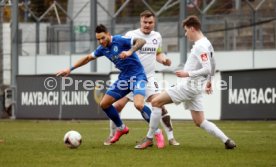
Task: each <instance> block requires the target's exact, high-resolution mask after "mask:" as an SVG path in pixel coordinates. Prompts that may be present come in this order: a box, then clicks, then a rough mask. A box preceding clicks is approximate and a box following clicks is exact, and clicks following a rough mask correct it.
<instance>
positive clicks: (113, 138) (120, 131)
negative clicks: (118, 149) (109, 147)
mask: <svg viewBox="0 0 276 167" xmlns="http://www.w3.org/2000/svg"><path fill="white" fill-rule="evenodd" d="M128 132H129V129H128V127H127V126H125V128H124V129H123V130H119V129H118V130H117V131H116V132H115V135H114V136H113V137H112V139H111V140H110V142H111V143H116V142H117V141H119V139H120V137H121V136H123V135H124V134H128Z"/></svg>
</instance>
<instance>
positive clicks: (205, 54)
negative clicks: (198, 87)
mask: <svg viewBox="0 0 276 167" xmlns="http://www.w3.org/2000/svg"><path fill="white" fill-rule="evenodd" d="M195 54H196V55H195V56H196V57H197V59H198V61H199V63H200V64H201V66H202V68H200V69H198V70H194V71H189V72H188V73H189V76H190V77H198V76H209V75H210V76H211V73H212V66H211V61H210V59H211V56H210V55H211V53H210V52H209V51H208V50H207V49H204V48H203V47H198V50H197V52H196V53H195Z"/></svg>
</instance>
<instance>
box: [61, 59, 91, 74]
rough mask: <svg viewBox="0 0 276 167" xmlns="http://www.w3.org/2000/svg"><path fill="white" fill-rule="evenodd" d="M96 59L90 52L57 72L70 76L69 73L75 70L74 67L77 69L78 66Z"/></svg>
mask: <svg viewBox="0 0 276 167" xmlns="http://www.w3.org/2000/svg"><path fill="white" fill-rule="evenodd" d="M94 59H95V58H94V57H92V55H91V54H88V55H86V56H84V57H82V58H80V59H79V60H77V62H76V63H75V64H74V65H73V66H71V67H70V68H65V69H63V70H60V71H58V72H57V73H56V76H64V77H66V76H68V75H69V74H70V73H71V71H73V70H74V69H76V68H78V67H81V66H83V65H85V64H87V63H88V62H90V61H92V60H94Z"/></svg>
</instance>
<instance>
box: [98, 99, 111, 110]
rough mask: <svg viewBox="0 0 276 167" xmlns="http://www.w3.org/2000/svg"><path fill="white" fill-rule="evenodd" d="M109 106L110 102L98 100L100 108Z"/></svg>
mask: <svg viewBox="0 0 276 167" xmlns="http://www.w3.org/2000/svg"><path fill="white" fill-rule="evenodd" d="M109 106H110V104H109V103H107V102H105V101H101V102H100V107H101V108H102V109H107V108H108V107H109Z"/></svg>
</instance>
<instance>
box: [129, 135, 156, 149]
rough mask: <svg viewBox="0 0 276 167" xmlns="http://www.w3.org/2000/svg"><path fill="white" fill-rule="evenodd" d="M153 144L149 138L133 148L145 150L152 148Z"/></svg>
mask: <svg viewBox="0 0 276 167" xmlns="http://www.w3.org/2000/svg"><path fill="white" fill-rule="evenodd" d="M152 146H153V142H152V139H150V138H147V137H146V138H144V139H143V140H142V141H141V142H140V143H139V144H137V145H136V146H135V147H134V148H135V149H146V148H148V147H152Z"/></svg>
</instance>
